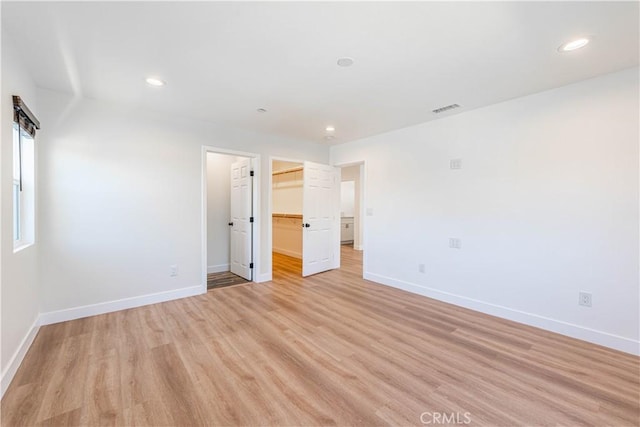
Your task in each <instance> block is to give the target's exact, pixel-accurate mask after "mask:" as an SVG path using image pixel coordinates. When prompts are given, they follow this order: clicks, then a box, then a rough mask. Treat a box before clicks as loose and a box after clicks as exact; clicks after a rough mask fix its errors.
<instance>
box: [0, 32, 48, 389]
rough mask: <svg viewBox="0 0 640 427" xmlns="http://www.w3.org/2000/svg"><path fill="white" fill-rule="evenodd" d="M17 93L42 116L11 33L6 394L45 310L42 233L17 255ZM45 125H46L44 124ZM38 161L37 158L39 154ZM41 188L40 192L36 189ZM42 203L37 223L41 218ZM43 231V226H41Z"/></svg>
mask: <svg viewBox="0 0 640 427" xmlns="http://www.w3.org/2000/svg"><path fill="white" fill-rule="evenodd" d="M12 95H18V96H20V97H22V99H23V100H24V102H25V103H26V104H27V106H28V107H29V108H30V109H31V110H32V111H33V112H34V114H35V115H36V116H37V117H38V118H39V119H40V118H41V117H40V109H39V105H38V103H37V100H36V88H35V85H34V84H33V82H32V80H31V77H30V76H29V74H28V72H27V71H26V68H25V67H24V66H23V64H22V61H21V59H20V57H19V56H18V55H17V52H15V50H14V47H13V44H12V41H11V39H10V37H9V36H8V35H7V34H5V33H4V32H3V33H2V103H1V108H2V126H1V129H2V133H1V134H0V137H1V139H2V152H1V154H0V158H1V159H2V160H1V167H0V174H1V175H2V180H1V183H2V192H1V194H2V198H1V201H0V210H1V211H2V215H1V217H2V220H1V227H0V230H1V233H0V250H1V252H0V257H1V263H0V264H1V265H2V269H1V271H0V277H1V282H0V304H1V307H2V314H1V317H0V322H1V324H2V325H1V327H0V329H1V332H0V333H1V335H2V338H1V347H2V351H1V353H0V358H1V365H2V393H4V391H5V389H6V387H7V386H8V384H9V381H10V380H11V378H12V377H13V374H14V373H15V370H16V369H17V366H18V365H19V362H20V360H21V358H22V356H24V354H23V353H22V352H24V351H26V349H27V348H28V344H29V342H30V339H33V336H34V335H35V332H36V330H37V325H34V324H35V322H36V319H37V316H38V312H39V293H38V268H37V262H38V250H39V244H40V243H39V236H38V235H37V233H36V242H35V244H34V245H32V246H30V247H28V248H26V249H23V250H21V251H19V252H17V253H13V232H12V230H13V211H12V208H13V200H12V194H13V193H12V189H11V183H12V182H13V179H12V171H13V166H12V160H13V143H12V141H13V133H12V132H13V131H12V123H13V101H12V97H11V96H12ZM43 126H44V124H43ZM40 140H41V138H40V134H38V135H36V157H37V155H38V152H39V151H40V142H41V141H40ZM36 162H37V158H36ZM36 191H37V190H36ZM37 214H38V206H37V205H36V226H37V218H38V215H37ZM36 232H37V230H36Z"/></svg>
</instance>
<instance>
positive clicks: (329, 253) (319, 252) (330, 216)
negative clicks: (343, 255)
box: [302, 162, 341, 276]
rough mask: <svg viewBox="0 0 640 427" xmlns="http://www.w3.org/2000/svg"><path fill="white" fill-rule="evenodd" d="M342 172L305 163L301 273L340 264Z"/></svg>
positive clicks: (330, 267) (318, 270) (326, 268)
mask: <svg viewBox="0 0 640 427" xmlns="http://www.w3.org/2000/svg"><path fill="white" fill-rule="evenodd" d="M340 173H341V172H340V169H339V168H334V167H332V166H329V165H322V164H319V163H313V162H304V172H303V192H302V227H303V231H302V276H310V275H312V274H316V273H320V272H323V271H327V270H331V269H333V268H339V267H340Z"/></svg>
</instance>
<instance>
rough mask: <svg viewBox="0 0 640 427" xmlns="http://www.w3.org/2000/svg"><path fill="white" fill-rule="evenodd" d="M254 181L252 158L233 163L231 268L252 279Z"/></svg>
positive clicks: (236, 272)
mask: <svg viewBox="0 0 640 427" xmlns="http://www.w3.org/2000/svg"><path fill="white" fill-rule="evenodd" d="M251 192H252V182H251V159H243V160H240V161H238V162H235V163H233V164H232V165H231V212H230V213H231V221H230V222H231V224H232V225H231V226H230V232H231V236H230V239H229V240H230V245H231V247H230V253H229V258H230V270H231V272H232V273H233V274H237V275H238V276H241V277H244V278H245V279H247V280H252V277H251V262H252V260H251V256H252V251H251V240H252V231H253V230H252V223H251V222H250V220H251V216H252V205H251V202H252V194H251Z"/></svg>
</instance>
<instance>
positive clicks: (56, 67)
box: [2, 1, 639, 143]
mask: <svg viewBox="0 0 640 427" xmlns="http://www.w3.org/2000/svg"><path fill="white" fill-rule="evenodd" d="M638 15H639V10H638V2H626V3H612V2H558V3H549V2H539V3H536V2H487V3H481V2H472V3H466V2H464V3H463V2H410V3H404V2H403V3H398V2H395V3H394V2H372V3H368V2H333V3H324V2H278V3H270V2H256V3H253V2H237V3H231V2H179V1H175V2H160V3H149V2H135V3H134V2H67V3H63V2H45V3H33V2H28V3H11V2H6V1H3V2H2V27H3V32H4V30H6V31H8V33H9V34H10V36H11V38H12V39H13V40H14V42H15V43H16V44H17V45H18V47H19V48H20V49H21V50H22V51H23V52H29V57H28V59H26V62H27V66H28V67H29V69H30V71H31V73H32V76H33V78H34V80H35V81H36V84H37V85H38V86H40V87H44V88H49V89H54V90H59V91H67V92H75V93H76V94H82V95H83V96H86V97H89V98H95V99H102V100H109V101H115V102H120V103H127V104H134V105H138V106H140V107H143V108H148V109H151V110H159V111H165V112H171V113H174V114H179V115H183V116H189V117H192V118H197V119H203V120H210V121H214V122H217V123H221V124H226V125H230V126H234V127H240V128H247V129H253V130H256V131H260V132H268V133H273V134H278V135H283V136H289V137H293V138H297V139H304V140H311V141H316V142H321V143H325V142H326V141H324V138H323V137H324V134H325V130H324V129H325V127H326V126H327V125H334V126H335V127H336V132H335V135H336V139H335V140H334V141H332V143H341V142H346V141H350V140H354V139H358V138H362V137H366V136H370V135H373V134H377V133H381V132H385V131H389V130H393V129H398V128H401V127H405V126H408V125H412V124H417V123H421V122H425V121H429V120H433V119H435V118H436V116H435V114H433V113H432V112H431V110H433V109H435V108H437V107H441V106H444V105H448V104H452V103H458V104H460V105H462V106H463V108H461V109H459V110H455V111H452V112H450V113H444V114H442V115H438V116H437V117H442V116H445V115H447V114H457V113H459V112H463V111H466V110H469V109H472V108H477V107H480V106H485V105H489V104H493V103H496V102H500V101H503V100H506V99H510V98H514V97H518V96H522V95H526V94H530V93H534V92H539V91H541V90H545V89H549V88H553V87H557V86H561V85H564V84H567V83H570V82H574V81H579V80H583V79H586V78H590V77H593V76H597V75H600V74H604V73H608V72H613V71H616V70H621V69H624V68H628V67H632V66H637V65H638V51H639V42H638V38H639V35H638V31H639V30H638ZM581 35H593V36H594V39H593V42H592V43H591V44H589V45H588V46H587V47H586V48H584V49H581V50H578V51H575V52H572V53H563V54H560V53H558V52H557V50H556V49H557V47H558V46H559V45H560V44H562V43H564V42H566V41H569V40H571V39H572V38H575V37H576V36H581ZM342 56H349V57H352V58H354V59H355V64H354V65H353V66H352V67H349V68H342V67H338V66H337V65H336V60H337V59H338V58H339V57H342ZM148 75H157V76H160V77H162V78H163V79H164V80H166V81H167V86H165V87H164V88H160V89H158V88H151V87H148V86H147V85H146V84H145V82H144V78H145V77H146V76H148ZM261 107H262V108H266V109H267V110H268V112H267V113H262V114H260V113H257V112H256V109H257V108H261Z"/></svg>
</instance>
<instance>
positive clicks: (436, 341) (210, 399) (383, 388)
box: [1, 247, 640, 426]
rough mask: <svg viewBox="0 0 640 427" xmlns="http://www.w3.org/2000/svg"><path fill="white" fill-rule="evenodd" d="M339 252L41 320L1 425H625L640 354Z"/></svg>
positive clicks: (630, 419) (634, 415) (279, 260)
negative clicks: (308, 265) (205, 286)
mask: <svg viewBox="0 0 640 427" xmlns="http://www.w3.org/2000/svg"><path fill="white" fill-rule="evenodd" d="M342 251H343V252H342V256H343V268H341V269H340V270H336V271H332V272H328V273H323V274H319V275H316V276H312V277H310V278H306V279H302V278H301V277H300V273H299V261H296V260H295V259H292V258H288V257H283V256H281V255H278V256H274V262H275V264H276V265H277V266H278V268H277V269H276V270H275V271H274V280H273V282H270V283H265V284H254V283H250V284H247V285H238V286H234V287H228V288H221V289H213V290H211V291H209V292H208V293H207V294H206V295H201V296H197V297H192V298H186V299H182V300H178V301H172V302H167V303H162V304H156V305H152V306H146V307H141V308H137V309H131V310H126V311H121V312H117V313H110V314H105V315H101V316H95V317H91V318H86V319H80V320H74V321H71V322H65V323H59V324H55V325H49V326H44V327H42V328H41V330H40V332H39V334H38V336H37V337H36V339H35V341H34V343H33V346H32V348H31V349H30V350H29V352H28V354H27V356H26V358H25V360H24V362H23V364H22V366H21V367H20V369H19V371H18V373H17V374H16V377H15V379H14V381H13V383H12V384H11V386H10V388H9V390H8V391H7V393H6V395H5V397H4V398H3V400H2V404H1V409H2V413H1V417H2V425H3V426H18V425H27V426H35V425H127V426H128V425H146V426H162V425H180V426H196V425H216V426H217V425H220V426H222V425H225V426H232V425H242V426H249V425H287V426H303V425H304V426H308V425H339V426H347V425H349V426H350V425H364V426H375V425H401V426H409V425H413V426H420V425H423V422H427V421H428V422H430V424H431V425H436V423H435V422H433V421H434V418H433V417H434V416H435V414H444V415H447V417H449V416H451V414H453V415H455V414H458V415H457V417H458V418H457V419H458V421H466V420H467V418H465V417H464V416H465V415H466V416H468V417H469V418H470V420H471V425H499V426H514V425H527V426H531V425H567V426H575V425H598V426H600V425H613V426H623V425H638V422H639V417H640V409H639V403H638V401H639V397H640V396H639V393H640V391H639V390H640V386H639V379H638V376H639V369H640V365H639V359H638V358H637V357H634V356H630V355H627V354H623V353H619V352H616V351H613V350H609V349H606V348H603V347H599V346H595V345H591V344H587V343H584V342H581V341H577V340H573V339H570V338H567V337H563V336H560V335H556V334H553V333H550V332H545V331H542V330H539V329H535V328H531V327H527V326H523V325H519V324H515V323H512V322H509V321H505V320H501V319H497V318H494V317H490V316H486V315H483V314H479V313H475V312H472V311H469V310H465V309H461V308H457V307H454V306H451V305H447V304H444V303H441V302H438V301H434V300H431V299H428V298H424V297H421V296H417V295H413V294H410V293H406V292H402V291H399V290H396V289H392V288H388V287H385V286H381V285H377V284H374V283H371V282H367V281H364V280H362V279H361V267H360V265H361V260H360V253H359V252H356V251H353V249H351V248H348V247H343V249H342ZM296 262H298V264H296ZM421 416H422V419H421ZM439 419H440V420H442V418H439ZM447 420H448V421H452V420H453V419H452V418H447Z"/></svg>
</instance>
